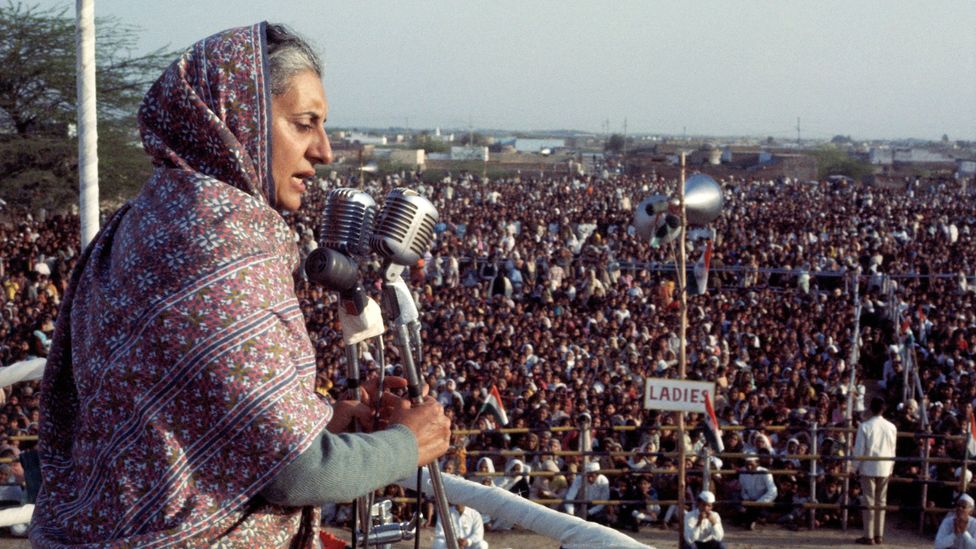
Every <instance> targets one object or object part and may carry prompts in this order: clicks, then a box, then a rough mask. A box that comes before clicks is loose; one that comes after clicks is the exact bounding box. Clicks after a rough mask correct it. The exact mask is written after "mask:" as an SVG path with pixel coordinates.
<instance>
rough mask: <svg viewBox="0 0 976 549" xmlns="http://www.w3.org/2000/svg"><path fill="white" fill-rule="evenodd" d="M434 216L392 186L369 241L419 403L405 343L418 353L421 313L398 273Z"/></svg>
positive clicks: (439, 491)
mask: <svg viewBox="0 0 976 549" xmlns="http://www.w3.org/2000/svg"><path fill="white" fill-rule="evenodd" d="M437 217H438V215H437V208H435V207H434V205H433V204H431V203H430V201H429V200H427V199H426V198H424V197H423V196H420V195H419V194H418V193H417V192H416V191H413V190H411V189H407V188H397V189H394V190H392V191H390V193H389V194H387V195H386V200H385V201H384V203H383V208H382V209H381V210H380V212H379V214H378V215H377V218H376V227H375V229H374V230H373V236H372V237H371V238H370V241H369V243H370V247H371V248H372V249H373V251H374V252H376V253H377V254H379V255H380V256H381V257H383V259H384V269H383V307H384V309H385V310H386V312H387V314H388V316H389V317H390V318H391V319H392V320H393V325H394V327H395V329H396V341H397V346H398V347H399V348H400V352H401V354H402V355H403V371H404V374H405V375H406V378H407V391H408V394H409V395H410V398H411V399H412V400H413V401H414V402H415V403H417V404H420V403H422V402H423V395H422V391H421V382H420V373H419V372H418V368H417V365H416V363H415V362H414V357H413V353H412V352H411V350H410V347H411V339H412V340H413V342H414V347H415V348H416V349H417V351H418V352H417V354H418V356H421V351H420V349H421V341H420V321H419V316H420V315H419V314H418V313H417V304H416V302H414V300H413V295H412V294H411V293H410V289H409V288H408V287H407V285H406V282H404V280H403V276H402V274H403V270H404V269H405V268H407V267H412V266H414V265H416V264H417V262H418V261H419V260H420V258H422V257H423V256H424V253H425V252H426V251H427V248H429V247H430V244H431V242H432V241H433V240H434V225H435V224H436V223H437ZM427 470H428V472H429V473H430V483H431V488H432V489H433V492H434V499H435V502H436V504H437V515H438V517H439V520H440V521H441V524H443V525H444V541H445V542H446V545H447V547H448V549H457V548H458V542H457V536H456V535H455V533H454V526H453V523H452V521H451V511H450V508H449V507H448V503H447V496H446V495H445V494H444V482H443V480H442V479H441V470H440V467H439V466H438V464H437V461H436V460H435V461H433V462H431V463H430V464H429V465H428V466H427Z"/></svg>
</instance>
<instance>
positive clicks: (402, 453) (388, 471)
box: [261, 425, 418, 507]
mask: <svg viewBox="0 0 976 549" xmlns="http://www.w3.org/2000/svg"><path fill="white" fill-rule="evenodd" d="M417 459H418V450H417V439H416V438H415V437H414V436H413V432H411V431H410V429H408V428H407V427H404V426H403V425H394V426H392V427H390V428H389V429H385V430H383V431H377V432H375V433H347V434H341V435H334V434H332V433H330V432H329V431H328V430H323V431H322V433H321V434H320V435H319V436H318V438H317V439H316V440H315V441H314V442H312V445H311V446H309V448H308V449H307V450H305V451H304V452H302V454H301V455H300V456H298V458H297V459H295V461H293V462H291V463H290V464H288V465H287V466H286V467H285V468H284V469H282V470H281V472H279V473H278V474H277V475H275V478H274V479H272V480H271V483H270V484H268V485H267V486H265V487H264V489H263V490H261V496H262V497H263V498H264V499H266V500H267V501H269V502H270V503H273V504H276V505H283V506H286V507H305V506H309V505H322V504H323V503H326V502H345V501H352V500H353V499H355V498H356V497H358V496H361V495H364V494H367V493H369V492H371V491H373V490H376V489H377V488H382V487H383V486H386V485H387V484H392V483H393V482H395V481H397V480H400V479H404V478H407V477H409V476H410V475H411V474H414V473H416V470H417Z"/></svg>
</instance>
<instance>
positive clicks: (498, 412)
mask: <svg viewBox="0 0 976 549" xmlns="http://www.w3.org/2000/svg"><path fill="white" fill-rule="evenodd" d="M488 408H491V412H492V413H493V414H495V417H496V418H498V423H500V424H502V425H508V414H507V413H506V412H505V405H504V404H502V395H501V393H499V392H498V387H496V386H494V385H492V386H491V390H489V391H488V398H486V399H485V403H484V404H483V405H482V406H481V410H480V411H479V412H478V415H481V414H482V413H484V411H485V410H486V409H488Z"/></svg>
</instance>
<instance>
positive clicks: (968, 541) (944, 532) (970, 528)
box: [935, 494, 976, 549]
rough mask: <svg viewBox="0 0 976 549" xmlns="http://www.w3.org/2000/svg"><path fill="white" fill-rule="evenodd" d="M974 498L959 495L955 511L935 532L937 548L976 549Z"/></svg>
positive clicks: (947, 516)
mask: <svg viewBox="0 0 976 549" xmlns="http://www.w3.org/2000/svg"><path fill="white" fill-rule="evenodd" d="M973 504H974V502H973V498H972V497H970V496H969V495H968V494H963V495H961V496H959V499H957V500H956V509H955V511H952V512H950V513H949V514H948V515H946V518H944V519H942V524H941V525H940V526H939V531H938V533H936V534H935V549H976V519H974V518H973V517H972V513H973Z"/></svg>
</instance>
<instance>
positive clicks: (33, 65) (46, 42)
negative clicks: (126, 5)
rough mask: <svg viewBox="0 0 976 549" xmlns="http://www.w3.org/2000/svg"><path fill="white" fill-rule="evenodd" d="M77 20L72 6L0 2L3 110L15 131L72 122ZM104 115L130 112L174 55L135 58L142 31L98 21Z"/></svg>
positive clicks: (23, 132) (40, 129)
mask: <svg viewBox="0 0 976 549" xmlns="http://www.w3.org/2000/svg"><path fill="white" fill-rule="evenodd" d="M74 29H75V21H74V18H73V17H69V16H68V15H67V10H66V9H64V8H61V9H55V8H50V9H41V8H39V7H37V6H30V7H24V6H23V5H22V4H13V3H8V4H7V5H6V6H4V7H0V63H2V65H0V66H3V72H0V111H2V113H3V122H5V123H6V124H7V125H8V128H11V127H12V129H13V130H14V131H15V132H16V133H17V134H18V135H28V134H39V133H50V132H52V131H54V132H58V133H60V132H61V131H64V130H65V129H66V126H67V124H69V123H72V122H74V120H75V97H76V88H75V65H76V61H75V30H74ZM96 29H97V36H96V38H95V43H96V47H97V50H96V66H97V75H96V80H97V85H98V108H99V118H100V119H113V118H114V119H117V118H121V117H126V116H131V115H132V114H133V113H134V112H135V108H136V107H137V106H138V105H139V102H140V101H141V100H142V96H143V94H144V93H145V91H146V89H147V88H148V87H149V84H150V83H152V81H153V80H155V79H156V78H157V77H158V76H159V73H160V70H161V68H162V67H163V66H165V63H166V62H167V61H170V60H172V58H173V54H172V53H167V52H164V51H163V50H157V51H155V52H152V53H149V54H147V55H142V56H134V55H133V54H132V49H133V47H134V46H135V44H136V39H137V37H138V33H137V32H136V31H137V29H135V28H134V27H132V26H130V25H125V24H122V23H121V22H119V21H118V19H116V18H99V19H98V20H97V21H96Z"/></svg>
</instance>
